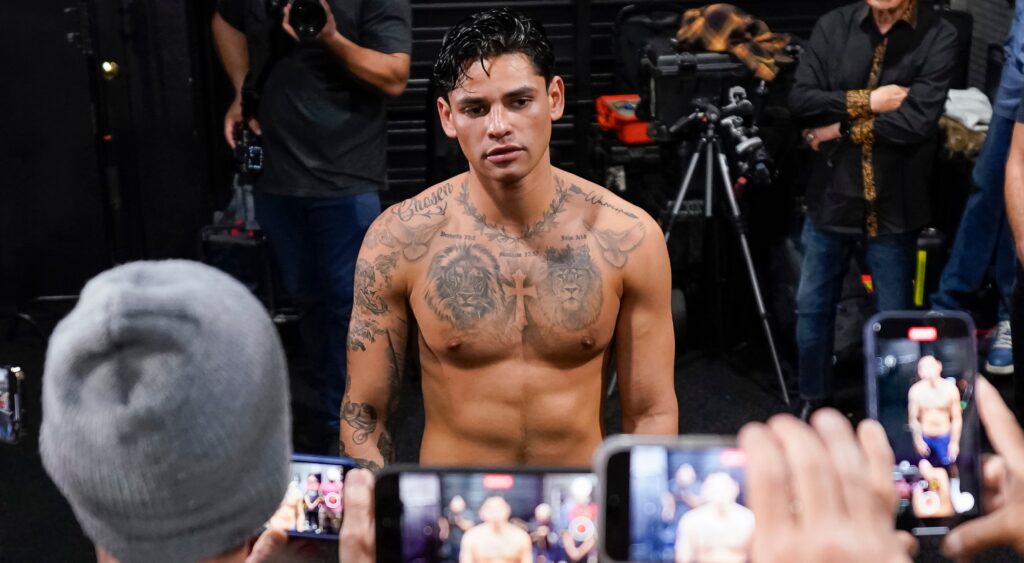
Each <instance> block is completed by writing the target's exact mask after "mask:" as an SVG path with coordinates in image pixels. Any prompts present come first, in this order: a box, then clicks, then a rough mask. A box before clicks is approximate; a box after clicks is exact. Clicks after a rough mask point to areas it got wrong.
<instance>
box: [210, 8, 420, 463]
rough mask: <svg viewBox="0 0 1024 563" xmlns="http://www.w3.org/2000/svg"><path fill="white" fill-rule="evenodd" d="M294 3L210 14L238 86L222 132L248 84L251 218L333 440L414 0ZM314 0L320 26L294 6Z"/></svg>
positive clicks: (404, 71)
mask: <svg viewBox="0 0 1024 563" xmlns="http://www.w3.org/2000/svg"><path fill="white" fill-rule="evenodd" d="M287 1H289V0H278V3H283V2H287ZM302 4H303V5H302V6H300V0H290V3H288V4H287V5H284V6H283V7H281V8H280V9H278V8H275V0H219V2H218V6H217V12H216V14H215V15H214V17H213V23H212V25H213V36H214V40H215V42H216V45H217V50H218V52H219V54H220V58H221V61H222V62H223V64H224V68H225V70H226V71H227V73H228V75H229V76H230V78H231V82H232V84H233V85H234V87H235V93H236V96H235V101H234V102H233V103H232V105H231V107H230V108H229V109H228V112H227V115H226V116H225V118H224V135H225V137H226V139H227V142H228V144H229V145H231V146H232V147H233V146H234V142H235V140H234V138H233V130H234V128H235V124H236V123H238V122H240V121H241V120H242V110H243V91H245V92H246V94H247V95H246V96H245V102H246V103H245V104H244V105H245V108H244V109H245V110H246V118H247V119H246V121H247V122H250V123H251V126H252V129H253V130H254V131H256V132H262V135H263V147H264V151H265V154H266V162H265V164H264V166H263V170H262V172H261V173H260V174H259V175H258V176H257V177H256V179H255V198H254V199H255V206H256V218H257V220H258V221H259V224H260V226H261V227H262V229H263V230H264V231H265V232H266V233H267V236H268V238H269V240H270V245H271V248H272V250H273V253H274V257H275V260H276V262H277V264H278V265H279V267H280V269H281V274H282V278H283V281H284V284H285V287H286V289H287V290H288V292H289V293H290V294H291V295H292V296H293V297H295V298H296V302H297V304H298V305H299V307H300V313H301V314H302V315H303V337H304V339H305V340H307V345H308V348H309V349H310V352H311V354H312V356H313V358H312V361H313V364H314V367H315V369H316V371H317V372H319V373H318V376H322V377H323V379H324V386H325V389H324V390H323V398H324V408H325V409H326V410H327V415H328V417H329V418H328V425H327V428H326V431H327V432H329V433H330V436H331V437H332V438H331V440H330V442H329V443H332V444H336V442H337V441H336V440H334V439H333V437H334V436H337V435H338V427H339V423H338V416H339V404H340V400H341V395H342V391H343V389H344V387H345V379H346V371H345V361H346V360H345V350H346V340H347V334H348V324H349V317H350V315H351V311H352V296H353V286H352V280H353V278H354V272H355V262H356V255H357V253H358V251H359V244H360V241H362V239H363V235H364V234H365V232H366V229H367V228H368V227H369V225H370V223H371V222H372V221H373V220H374V219H375V218H376V217H377V215H379V214H380V200H379V197H378V195H377V192H378V191H380V190H381V189H382V188H384V186H385V153H386V142H387V138H386V133H387V130H386V121H385V108H384V104H385V98H387V97H394V96H398V95H399V94H401V93H402V91H403V90H404V89H405V85H406V82H407V80H408V76H409V64H410V62H409V61H410V57H409V52H410V50H411V41H412V39H411V30H410V20H411V9H410V7H409V4H408V1H407V0H329V1H328V0H319V5H317V4H316V3H315V1H314V2H310V0H302ZM319 9H322V10H323V12H321V13H320V14H319V15H320V22H319V23H320V24H322V29H321V30H320V31H319V33H318V34H317V33H316V32H315V27H314V28H312V29H311V28H309V27H308V26H307V25H304V24H302V22H299V21H297V20H296V18H295V17H293V16H295V15H296V13H298V12H301V13H304V14H307V15H308V14H309V13H311V11H312V12H317V11H319ZM304 19H305V18H304ZM300 38H302V39H301V40H300ZM250 63H251V64H250ZM250 93H252V94H254V95H253V96H250V95H249V94H250ZM256 99H258V101H259V105H258V107H257V108H255V114H254V115H251V117H253V118H254V119H252V120H251V121H250V120H249V119H248V118H249V117H250V114H252V113H254V112H253V108H252V107H251V106H252V104H250V101H251V100H252V101H254V100H256Z"/></svg>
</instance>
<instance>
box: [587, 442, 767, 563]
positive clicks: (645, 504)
mask: <svg viewBox="0 0 1024 563" xmlns="http://www.w3.org/2000/svg"><path fill="white" fill-rule="evenodd" d="M595 464H596V465H595V466H596V468H597V471H598V475H599V476H600V479H599V480H600V482H601V486H602V489H601V493H600V495H601V496H600V501H601V502H602V503H603V506H604V509H603V510H602V512H601V518H600V520H599V526H598V536H599V537H600V538H601V543H602V550H603V554H604V556H605V557H606V558H608V559H611V560H615V561H674V562H699V561H723V562H726V561H736V562H743V561H748V560H749V558H750V545H751V541H752V540H753V534H754V514H753V512H751V511H750V509H748V508H747V507H746V506H745V505H744V503H745V487H746V482H745V473H744V471H745V466H746V458H745V456H744V454H743V452H742V451H740V450H739V449H738V448H737V447H736V441H735V439H734V438H726V437H719V436H680V437H678V438H654V437H643V436H616V437H614V438H612V439H610V440H608V441H607V442H606V443H605V444H604V445H603V446H602V447H601V449H600V450H599V451H598V453H597V457H596V462H595Z"/></svg>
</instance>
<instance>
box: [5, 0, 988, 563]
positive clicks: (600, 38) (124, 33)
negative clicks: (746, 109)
mask: <svg viewBox="0 0 1024 563" xmlns="http://www.w3.org/2000/svg"><path fill="white" fill-rule="evenodd" d="M844 3H846V2H844V1H840V0H794V1H786V2H783V1H777V0H751V1H747V2H736V4H737V5H739V6H740V7H742V8H744V9H746V10H747V11H749V12H750V13H752V14H754V15H756V16H758V17H760V18H762V19H764V20H765V21H766V22H767V23H768V24H769V25H770V26H771V27H772V29H773V30H774V31H777V32H789V33H794V34H796V35H797V36H801V37H805V36H807V35H808V34H809V32H810V30H811V28H812V26H813V24H814V22H815V21H816V20H817V18H818V17H819V16H821V15H822V14H824V13H825V12H827V11H828V10H831V9H833V8H835V7H837V6H839V5H842V4H844ZM627 4H630V2H627V1H623V0H579V1H572V0H543V1H541V0H506V1H503V2H479V1H468V0H449V1H439V0H412V6H413V26H414V29H413V39H414V46H413V67H412V78H411V80H410V82H409V86H408V88H407V89H406V91H405V93H404V94H403V95H402V96H401V97H400V98H399V99H398V100H396V101H395V102H393V103H392V104H391V106H390V109H389V124H388V127H389V150H388V179H389V184H390V189H389V191H388V192H386V193H385V194H383V199H384V201H385V203H388V202H393V201H397V200H399V199H402V198H404V197H407V196H409V195H410V194H412V193H415V192H417V191H419V190H421V189H423V188H424V187H426V186H427V185H428V184H429V182H431V181H432V180H437V179H439V176H441V175H443V174H444V173H445V172H446V171H448V170H450V169H451V168H452V166H457V165H458V164H457V162H455V160H454V159H453V158H452V154H453V153H452V152H451V151H450V150H449V145H447V144H446V143H445V142H443V141H441V142H439V141H438V138H439V137H438V133H437V129H436V127H435V122H436V117H435V109H434V97H433V96H432V94H431V89H430V81H429V74H430V70H431V67H432V64H433V57H434V55H435V53H436V51H437V49H438V47H439V44H440V41H441V38H442V36H443V34H444V31H445V30H446V29H447V28H448V27H449V26H450V25H451V24H453V23H455V22H456V21H458V20H460V19H462V18H463V17H465V16H466V15H468V14H470V13H472V12H475V11H477V10H480V9H484V8H488V7H492V6H514V7H516V8H518V9H520V10H522V11H524V12H526V13H528V14H530V15H534V16H537V17H539V18H540V19H541V20H542V21H543V22H544V25H545V27H546V29H547V31H548V34H549V36H550V37H551V39H552V40H553V42H554V44H555V48H556V57H557V60H558V65H557V72H558V73H559V74H560V75H562V76H563V77H564V78H565V80H566V84H567V86H568V102H569V103H568V107H567V111H566V115H565V117H563V119H562V120H561V121H560V122H559V123H558V124H556V126H555V128H554V135H553V137H554V138H553V141H552V156H553V159H554V162H555V164H556V165H557V166H560V167H563V168H565V169H568V170H570V171H572V172H575V173H577V174H580V175H583V176H585V177H591V178H594V179H596V180H600V179H601V178H599V177H596V176H599V173H598V171H597V170H596V169H595V168H594V167H593V166H592V164H593V163H592V160H591V159H592V152H591V148H592V147H591V138H592V137H591V130H592V123H593V103H594V102H593V101H594V99H595V98H596V97H597V96H600V95H603V94H607V93H612V91H613V74H614V69H615V58H614V54H613V45H612V27H613V22H614V19H615V15H616V14H617V13H618V12H619V10H620V9H622V8H623V7H624V6H626V5H627ZM683 5H684V6H687V7H695V6H699V5H701V3H700V2H683ZM213 7H214V1H213V0H194V1H191V2H189V1H184V0H159V1H158V0H105V1H99V0H81V1H75V0H32V1H28V2H0V63H2V65H3V66H2V67H0V68H3V69H4V70H5V72H4V73H3V74H2V75H0V76H2V78H0V133H2V136H0V139H2V141H0V363H5V364H6V363H12V364H17V365H21V366H23V367H24V368H25V369H26V372H27V373H28V374H29V376H30V381H29V384H28V386H27V387H28V404H29V406H30V408H32V409H33V410H32V411H31V412H30V413H29V425H28V426H29V429H30V434H29V437H28V439H27V440H26V441H24V442H23V443H22V444H20V445H18V446H6V445H2V444H0V561H4V562H7V561H89V560H92V548H91V545H90V544H89V542H88V541H87V540H86V539H85V538H84V537H83V536H82V534H81V531H80V530H79V528H78V526H77V523H76V522H75V520H74V519H73V518H72V517H71V514H70V509H69V508H68V506H67V504H66V503H65V502H64V501H63V499H62V498H61V497H60V495H59V493H58V492H57V491H56V489H55V488H54V487H53V485H52V483H50V481H49V479H48V478H47V477H46V475H45V473H44V472H43V471H42V468H41V466H40V463H39V458H38V452H37V445H36V438H35V435H34V432H35V431H36V430H37V429H38V423H39V410H38V393H39V375H40V374H41V373H42V370H43V358H44V354H45V335H46V334H47V333H48V330H49V329H51V328H52V326H53V324H54V323H55V322H56V321H57V320H58V319H59V318H60V317H61V316H62V315H63V314H64V313H66V311H67V308H68V307H69V306H70V305H71V304H73V299H67V300H63V299H60V298H61V296H68V297H71V298H73V296H74V295H75V294H77V293H78V291H79V290H80V288H81V286H82V284H83V283H84V282H85V281H86V280H87V279H88V278H90V277H91V276H93V275H95V274H96V273H98V272H100V271H102V270H104V269H107V268H109V267H110V266H112V265H114V264H117V263H121V262H125V261H129V260H136V259H155V258H168V257H184V258H196V257H197V255H198V241H197V235H198V231H199V229H200V228H201V227H202V226H203V225H205V224H207V223H209V222H210V221H211V215H212V213H213V212H214V211H215V210H217V209H220V208H222V207H223V205H224V204H225V203H226V201H227V199H228V197H229V195H230V180H231V174H232V169H231V160H230V155H229V153H228V150H227V147H226V144H225V143H224V140H223V138H222V135H221V129H222V128H221V123H222V119H223V114H224V111H225V110H226V108H227V105H228V103H229V101H230V98H231V96H232V92H231V91H230V87H229V85H228V82H227V80H226V77H225V76H224V74H223V72H222V70H221V68H220V64H219V61H218V60H217V58H216V54H215V52H214V50H213V47H212V42H211V37H210V30H209V20H210V17H211V15H212V12H213ZM104 61H112V62H116V63H117V65H118V66H119V72H118V73H117V75H116V76H113V77H108V76H105V75H104V73H103V71H102V70H101V64H102V63H103V62H104ZM108 78H109V79H108ZM940 188H941V186H939V187H938V188H937V189H940ZM781 189H783V190H785V189H789V186H782V187H781ZM959 189H960V190H961V191H962V190H963V186H960V187H959ZM763 197H765V198H767V199H772V198H775V196H774V195H773V193H772V192H769V193H767V194H763ZM771 221H773V222H775V223H782V224H783V230H785V228H786V225H787V224H788V223H789V219H788V218H787V217H774V218H772V219H771ZM680 238H683V237H680ZM694 240H699V237H698V238H695V239H694ZM754 242H755V246H756V244H757V243H758V242H759V241H754ZM755 250H756V249H755ZM728 252H733V250H732V249H729V250H728ZM674 258H675V256H674ZM764 260H767V262H764ZM779 260H782V261H783V262H784V261H785V258H784V257H783V258H779ZM761 263H762V265H766V266H767V268H766V269H772V268H773V267H778V262H777V261H776V259H775V258H763V257H762V261H761ZM782 269H784V268H782ZM736 272H737V270H735V269H734V270H733V273H734V274H735V275H734V276H733V277H734V278H737V277H738V279H739V281H738V282H736V281H733V282H732V283H733V285H732V286H729V289H730V291H733V290H735V291H737V292H739V291H742V293H741V294H740V295H739V296H738V297H732V296H731V295H728V294H726V295H724V297H723V296H722V295H721V294H719V296H718V297H719V301H722V300H729V301H732V302H733V305H732V306H735V303H736V302H744V303H747V304H748V310H747V315H748V316H749V289H747V288H746V285H745V279H744V278H743V277H742V276H743V274H742V273H738V274H737V273H736ZM719 274H721V272H719ZM720 278H721V276H720ZM737 287H738V288H739V289H735V288H737ZM767 292H768V293H769V294H771V293H772V291H771V289H768V291H767ZM54 297H56V298H57V299H53V298H54ZM40 298H43V299H42V300H40ZM784 305H785V303H783V306H784ZM19 311H25V312H30V313H32V314H33V315H34V317H35V318H36V320H37V321H38V323H39V327H40V329H41V331H40V332H41V334H35V333H34V332H33V330H31V327H30V326H26V325H19V324H13V323H12V324H10V327H8V326H6V325H7V324H8V323H5V322H3V321H6V320H7V317H6V315H8V314H10V313H15V312H19ZM840 322H841V323H842V320H841V321H840ZM751 326H752V327H753V328H747V329H746V330H747V331H748V332H752V333H753V334H755V335H758V338H759V333H758V332H757V331H758V330H759V329H758V328H757V326H756V325H751ZM7 328H11V329H12V330H11V331H10V334H7V332H8V331H7ZM728 328H729V327H724V328H723V327H721V326H720V327H718V332H722V331H723V330H726V329H728ZM782 332H785V330H782V331H780V333H782ZM853 332H854V333H859V329H855V330H853ZM282 334H283V336H284V339H285V343H286V346H287V347H288V349H289V352H290V358H289V359H290V364H291V368H292V374H293V389H292V393H293V404H294V405H298V406H296V409H299V408H301V404H309V405H313V404H316V403H317V402H318V401H317V400H316V398H315V397H311V396H310V394H311V391H310V389H308V386H305V384H304V383H303V382H302V381H301V376H298V375H296V374H300V373H302V372H303V370H304V366H303V360H302V358H301V357H297V356H296V354H298V352H296V350H298V349H299V348H300V347H299V346H296V345H295V334H294V331H293V330H292V329H290V328H288V327H283V329H282ZM755 340H756V339H755ZM838 342H839V341H837V343H838ZM782 344H783V345H785V342H783V343H782ZM855 355H856V354H855ZM679 356H680V357H679V360H678V362H677V367H676V370H677V377H676V385H677V393H678V395H679V397H680V427H681V430H682V431H685V432H703V433H733V432H735V431H737V430H738V429H739V427H740V426H741V425H742V424H743V423H744V422H745V421H747V420H763V419H764V418H766V417H767V416H769V415H771V414H772V413H774V412H779V411H781V410H784V409H785V406H784V405H783V404H782V402H781V399H780V397H779V392H778V389H777V387H776V386H775V383H774V374H773V373H772V372H771V371H770V370H769V368H768V365H767V361H766V356H765V351H764V349H763V348H759V347H758V345H755V346H754V347H753V348H751V349H740V350H738V351H736V352H735V354H733V355H732V357H731V358H730V360H729V361H722V360H721V359H720V358H717V357H715V356H713V355H706V354H704V353H703V352H701V351H699V350H685V349H680V354H679ZM860 369H861V366H860V365H859V364H856V361H854V363H852V364H842V363H841V364H840V366H838V369H837V371H838V372H839V375H838V376H837V379H839V380H840V382H842V381H844V377H845V381H846V382H847V383H849V382H851V381H852V382H853V384H852V389H847V390H846V395H845V396H846V398H847V403H848V404H849V405H853V407H852V410H853V411H855V412H856V411H857V410H858V409H859V408H860V407H859V403H860V402H861V401H862V399H861V398H860V397H861V395H860V393H861V391H860V388H859V381H860V379H861V375H860ZM307 371H308V370H307ZM844 373H845V376H844ZM1001 386H1002V387H1003V388H1004V389H1005V388H1006V387H1007V386H1006V382H1005V381H1004V382H1003V384H1002V385H1001ZM416 387H417V386H416V385H415V384H409V385H406V387H405V390H404V391H403V397H402V407H401V410H402V415H401V417H402V418H401V420H400V421H399V422H400V424H401V425H402V426H403V428H404V429H399V430H398V432H397V435H396V445H397V450H398V455H399V458H400V460H405V461H411V460H415V459H416V454H417V451H418V432H419V428H420V427H421V424H422V405H421V402H420V401H421V399H420V398H419V395H418V389H416ZM841 387H842V385H841ZM847 387H848V388H849V387H851V385H847ZM840 395H841V397H842V396H843V389H840ZM610 415H611V416H613V417H614V412H612V413H610ZM299 416H300V412H299V411H298V410H297V411H296V417H297V418H298V417H299ZM609 428H610V429H614V428H616V425H615V423H614V422H612V423H610V424H609ZM297 431H301V424H299V423H298V420H297ZM126 469H128V468H126ZM230 482H231V479H228V480H227V481H225V483H226V484H229V483H230ZM993 560H995V559H993Z"/></svg>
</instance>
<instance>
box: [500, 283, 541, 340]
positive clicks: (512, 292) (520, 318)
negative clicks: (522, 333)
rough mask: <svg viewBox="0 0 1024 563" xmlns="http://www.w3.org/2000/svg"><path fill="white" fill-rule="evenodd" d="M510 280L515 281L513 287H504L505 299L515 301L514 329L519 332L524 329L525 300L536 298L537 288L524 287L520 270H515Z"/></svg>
mask: <svg viewBox="0 0 1024 563" xmlns="http://www.w3.org/2000/svg"><path fill="white" fill-rule="evenodd" d="M512 280H513V281H515V285H514V286H510V285H507V286H505V287H506V289H505V293H506V295H507V297H506V299H508V300H510V301H511V300H512V299H515V300H516V327H517V328H518V329H519V330H523V329H524V328H526V298H527V297H533V298H534V299H536V298H537V288H536V287H533V286H530V287H526V285H525V284H524V283H523V282H524V281H525V280H526V274H524V273H523V271H522V270H516V273H514V274H512Z"/></svg>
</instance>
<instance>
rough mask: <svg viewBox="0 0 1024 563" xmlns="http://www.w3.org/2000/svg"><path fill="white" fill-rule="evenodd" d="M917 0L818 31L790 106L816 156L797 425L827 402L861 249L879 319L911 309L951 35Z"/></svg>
mask: <svg viewBox="0 0 1024 563" xmlns="http://www.w3.org/2000/svg"><path fill="white" fill-rule="evenodd" d="M918 1H919V0H866V1H865V2H858V3H855V4H850V5H848V6H845V7H842V8H839V9H837V10H834V11H832V12H829V13H828V14H826V15H825V16H823V17H822V18H821V19H820V20H819V21H818V23H817V25H816V26H815V28H814V32H813V34H812V35H811V40H810V42H809V43H808V44H807V45H806V49H805V50H804V54H803V56H802V58H801V61H800V66H799V68H798V69H797V75H796V82H795V84H794V86H793V89H792V91H791V93H790V97H789V105H790V109H791V111H792V114H793V117H794V118H795V119H796V120H797V121H798V122H799V123H801V124H802V125H803V126H805V127H808V129H805V130H804V133H803V134H804V140H805V141H806V142H807V143H808V144H809V145H810V146H811V148H812V149H813V150H814V151H815V153H814V156H813V161H812V170H811V178H810V182H809V184H808V187H807V197H806V201H807V219H806V221H805V222H804V227H803V234H802V243H803V247H804V259H803V265H802V270H801V274H800V284H799V287H798V290H797V347H798V349H799V367H800V395H801V397H802V398H803V399H804V403H803V406H802V410H801V416H802V417H803V418H806V417H807V416H808V415H809V414H810V412H811V411H813V410H814V409H816V408H818V407H819V406H821V405H822V404H823V403H825V402H826V401H827V400H828V398H829V395H830V386H831V385H830V384H831V374H832V347H833V332H834V326H835V315H836V304H837V302H838V301H839V297H840V291H841V289H842V280H843V278H844V277H845V275H846V271H847V268H848V264H849V260H850V256H851V254H852V252H853V250H854V247H855V246H856V245H857V244H863V245H864V246H865V250H866V255H867V263H868V268H869V270H870V272H871V274H872V277H873V283H874V291H875V293H876V294H877V296H878V308H879V310H883V311H884V310H898V309H907V308H910V307H911V303H912V302H911V295H912V293H911V291H912V288H911V279H912V274H913V265H914V249H915V245H916V239H917V232H918V230H919V229H920V228H921V227H923V226H925V224H926V223H927V222H928V220H929V216H928V215H929V214H928V196H927V183H928V180H929V174H930V170H931V163H932V158H933V156H934V154H935V152H936V146H937V145H936V143H937V136H936V130H937V124H938V119H939V117H940V115H941V114H942V111H943V107H944V104H945V101H946V93H947V90H948V88H949V81H950V76H951V72H952V70H953V65H954V51H955V47H956V30H955V29H954V28H953V26H952V25H951V24H949V23H948V22H946V21H944V20H942V19H941V18H940V17H939V16H938V15H937V14H936V13H934V12H933V11H931V10H930V9H927V8H924V7H919V6H918Z"/></svg>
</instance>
